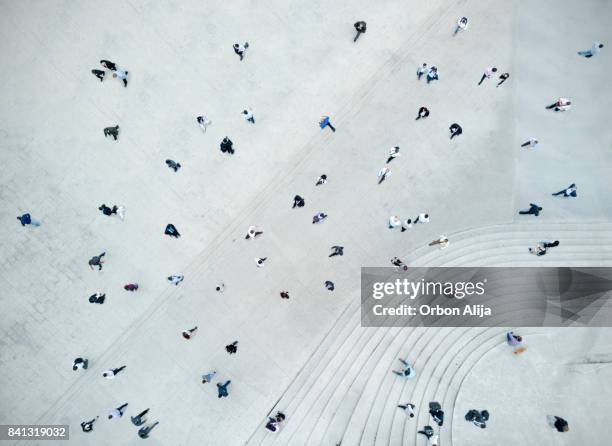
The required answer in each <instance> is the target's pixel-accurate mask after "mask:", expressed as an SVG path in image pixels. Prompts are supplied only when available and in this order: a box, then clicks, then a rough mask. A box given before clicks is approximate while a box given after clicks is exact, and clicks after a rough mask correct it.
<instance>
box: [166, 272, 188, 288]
mask: <svg viewBox="0 0 612 446" xmlns="http://www.w3.org/2000/svg"><path fill="white" fill-rule="evenodd" d="M183 279H185V277H184V276H181V275H179V274H175V275H173V276H169V277H168V281H169V282H171V283H172V284H173V285H174V286H178V284H179V283H181V282H182V281H183Z"/></svg>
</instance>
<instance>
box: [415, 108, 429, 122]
mask: <svg viewBox="0 0 612 446" xmlns="http://www.w3.org/2000/svg"><path fill="white" fill-rule="evenodd" d="M428 116H429V109H428V108H427V107H421V108H419V114H418V115H417V117H416V119H415V121H418V120H419V119H421V118H426V117H428Z"/></svg>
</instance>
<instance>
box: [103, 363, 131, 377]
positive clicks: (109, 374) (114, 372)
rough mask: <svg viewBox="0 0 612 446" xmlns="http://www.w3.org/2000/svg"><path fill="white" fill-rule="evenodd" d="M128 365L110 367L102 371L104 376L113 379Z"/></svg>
mask: <svg viewBox="0 0 612 446" xmlns="http://www.w3.org/2000/svg"><path fill="white" fill-rule="evenodd" d="M125 367H126V366H121V367H118V368H115V369H109V370H107V371H105V372H104V373H102V376H103V377H105V378H106V379H113V378H114V377H115V376H117V375H118V374H119V372H121V370H123V369H124V368H125Z"/></svg>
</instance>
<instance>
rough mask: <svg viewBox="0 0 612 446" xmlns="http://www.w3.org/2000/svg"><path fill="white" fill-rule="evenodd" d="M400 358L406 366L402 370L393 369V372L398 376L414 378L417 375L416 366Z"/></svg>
mask: <svg viewBox="0 0 612 446" xmlns="http://www.w3.org/2000/svg"><path fill="white" fill-rule="evenodd" d="M398 359H399V362H401V363H402V364H403V365H404V367H402V368H401V369H400V370H392V372H393V373H394V374H396V375H397V376H401V377H403V378H414V376H415V375H416V372H415V370H414V368H413V367H412V366H411V365H410V364H409V363H408V362H407V361H404V360H403V359H402V358H398Z"/></svg>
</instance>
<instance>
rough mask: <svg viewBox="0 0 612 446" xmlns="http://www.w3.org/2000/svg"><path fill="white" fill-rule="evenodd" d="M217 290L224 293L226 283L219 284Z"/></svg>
mask: <svg viewBox="0 0 612 446" xmlns="http://www.w3.org/2000/svg"><path fill="white" fill-rule="evenodd" d="M215 290H216V291H217V292H219V293H222V292H223V291H225V284H224V283H219V284H217V286H216V287H215Z"/></svg>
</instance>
